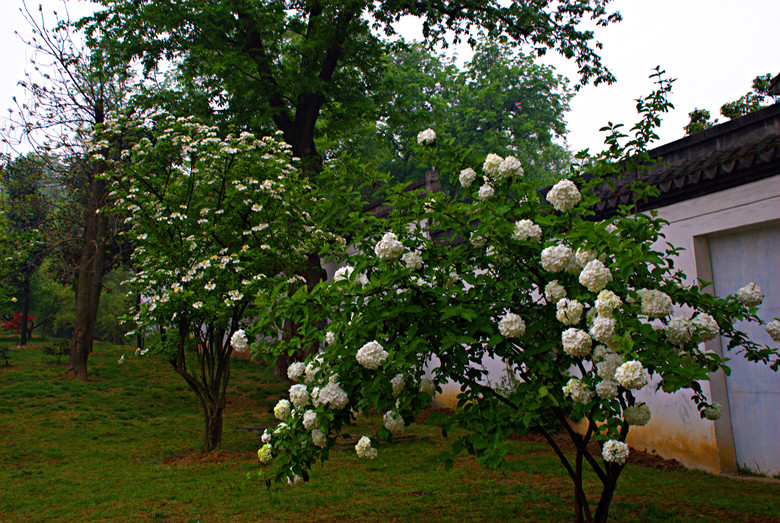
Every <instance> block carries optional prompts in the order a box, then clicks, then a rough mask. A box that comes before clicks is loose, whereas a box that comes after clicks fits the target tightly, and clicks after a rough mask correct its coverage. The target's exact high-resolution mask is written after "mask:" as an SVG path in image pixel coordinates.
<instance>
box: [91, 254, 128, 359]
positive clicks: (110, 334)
mask: <svg viewBox="0 0 780 523" xmlns="http://www.w3.org/2000/svg"><path fill="white" fill-rule="evenodd" d="M129 276H130V274H129V273H128V271H127V270H126V269H123V268H119V269H115V270H113V271H111V272H109V273H108V274H106V276H105V278H104V279H103V291H102V292H101V293H100V309H99V310H98V314H97V320H96V323H95V339H97V340H100V341H105V342H108V343H115V344H117V345H122V344H124V343H126V342H127V341H128V340H127V335H126V334H127V331H128V329H127V327H126V326H125V325H123V323H122V320H121V318H123V317H126V316H127V315H128V314H129V313H130V311H131V309H132V308H133V306H135V295H133V294H131V293H130V289H129V288H128V287H127V286H126V285H124V282H125V280H126V279H127V278H128V277H129Z"/></svg>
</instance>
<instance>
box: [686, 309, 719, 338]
mask: <svg viewBox="0 0 780 523" xmlns="http://www.w3.org/2000/svg"><path fill="white" fill-rule="evenodd" d="M691 324H692V326H693V327H694V328H696V329H698V330H699V340H700V341H709V340H712V339H715V337H716V336H717V335H718V334H720V326H719V325H718V322H717V321H715V318H713V317H712V316H710V315H709V314H705V313H703V312H700V313H699V314H697V315H696V316H694V318H693V320H691Z"/></svg>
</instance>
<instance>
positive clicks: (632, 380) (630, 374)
mask: <svg viewBox="0 0 780 523" xmlns="http://www.w3.org/2000/svg"><path fill="white" fill-rule="evenodd" d="M615 380H616V381H617V382H618V383H620V385H621V386H622V387H623V388H624V389H641V388H642V387H644V386H645V385H647V382H648V381H649V376H648V375H647V371H646V370H645V368H644V367H643V366H642V364H641V363H640V362H638V361H636V360H632V361H627V362H625V363H624V364H623V365H621V366H620V367H618V368H617V369H616V370H615Z"/></svg>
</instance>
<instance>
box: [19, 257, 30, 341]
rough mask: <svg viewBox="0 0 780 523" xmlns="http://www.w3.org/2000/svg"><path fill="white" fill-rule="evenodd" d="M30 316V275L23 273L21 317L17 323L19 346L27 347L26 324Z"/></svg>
mask: <svg viewBox="0 0 780 523" xmlns="http://www.w3.org/2000/svg"><path fill="white" fill-rule="evenodd" d="M29 315H30V275H29V274H28V273H27V271H25V273H24V280H22V317H21V321H20V322H19V345H20V346H24V345H27V322H28V319H27V318H28V317H29Z"/></svg>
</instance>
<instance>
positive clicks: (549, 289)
mask: <svg viewBox="0 0 780 523" xmlns="http://www.w3.org/2000/svg"><path fill="white" fill-rule="evenodd" d="M544 297H545V299H546V300H547V301H548V302H549V303H558V302H559V301H561V300H562V299H563V298H565V297H566V287H564V286H563V285H561V284H560V283H558V280H553V281H551V282H550V283H548V284H547V285H545V286H544Z"/></svg>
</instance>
